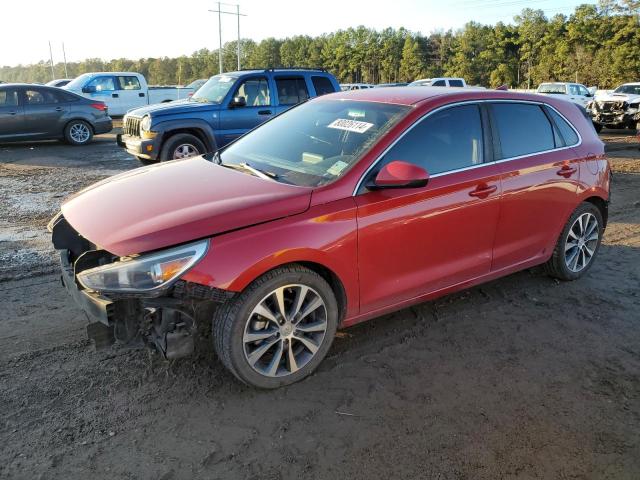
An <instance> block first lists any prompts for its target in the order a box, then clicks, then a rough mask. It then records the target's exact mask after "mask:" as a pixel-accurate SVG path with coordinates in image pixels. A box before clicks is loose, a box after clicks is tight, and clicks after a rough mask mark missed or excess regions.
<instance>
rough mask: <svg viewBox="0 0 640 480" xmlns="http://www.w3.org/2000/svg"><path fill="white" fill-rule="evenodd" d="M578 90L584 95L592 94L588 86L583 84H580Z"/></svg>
mask: <svg viewBox="0 0 640 480" xmlns="http://www.w3.org/2000/svg"><path fill="white" fill-rule="evenodd" d="M578 91H579V92H580V95H582V96H583V97H588V96H589V95H590V93H589V90H587V88H586V87H585V86H583V85H578Z"/></svg>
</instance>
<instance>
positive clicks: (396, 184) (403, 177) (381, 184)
mask: <svg viewBox="0 0 640 480" xmlns="http://www.w3.org/2000/svg"><path fill="white" fill-rule="evenodd" d="M428 182H429V173H427V171H426V170H425V169H424V168H422V167H419V166H418V165H414V164H413V163H409V162H403V161H402V160H394V161H393V162H389V163H388V164H386V165H385V166H384V167H382V170H380V171H379V172H378V174H377V175H376V178H375V180H374V181H373V185H372V187H373V188H374V189H376V188H419V187H424V186H425V185H426V184H427V183H428Z"/></svg>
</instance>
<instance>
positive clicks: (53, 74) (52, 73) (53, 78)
mask: <svg viewBox="0 0 640 480" xmlns="http://www.w3.org/2000/svg"><path fill="white" fill-rule="evenodd" d="M49 61H50V62H51V80H55V79H56V74H55V72H54V71H53V53H52V52H51V40H49Z"/></svg>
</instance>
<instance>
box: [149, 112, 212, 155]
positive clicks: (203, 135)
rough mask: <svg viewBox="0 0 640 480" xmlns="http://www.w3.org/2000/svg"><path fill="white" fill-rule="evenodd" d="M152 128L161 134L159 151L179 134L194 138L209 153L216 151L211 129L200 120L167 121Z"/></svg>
mask: <svg viewBox="0 0 640 480" xmlns="http://www.w3.org/2000/svg"><path fill="white" fill-rule="evenodd" d="M152 128H154V129H157V130H158V131H159V132H160V133H161V134H162V142H161V144H160V146H159V148H158V150H159V151H160V150H161V149H162V147H163V146H164V144H165V143H166V142H167V141H168V140H169V139H170V138H171V137H173V136H174V135H178V134H181V133H187V134H189V135H193V136H195V137H196V138H197V139H198V140H200V141H201V142H202V143H203V144H204V146H205V147H206V148H207V150H209V151H210V152H213V151H215V150H216V149H217V145H216V139H215V136H214V133H213V129H212V128H211V126H210V125H208V124H207V123H205V122H204V121H201V120H200V121H199V120H193V121H188V122H187V121H167V122H162V123H159V124H158V125H157V126H153V127H152Z"/></svg>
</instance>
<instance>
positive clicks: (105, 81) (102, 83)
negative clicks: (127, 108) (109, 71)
mask: <svg viewBox="0 0 640 480" xmlns="http://www.w3.org/2000/svg"><path fill="white" fill-rule="evenodd" d="M86 86H87V87H96V92H111V91H113V90H115V89H116V85H115V82H114V80H113V77H96V78H94V79H93V80H91V81H90V82H89V83H87V85H86Z"/></svg>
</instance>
